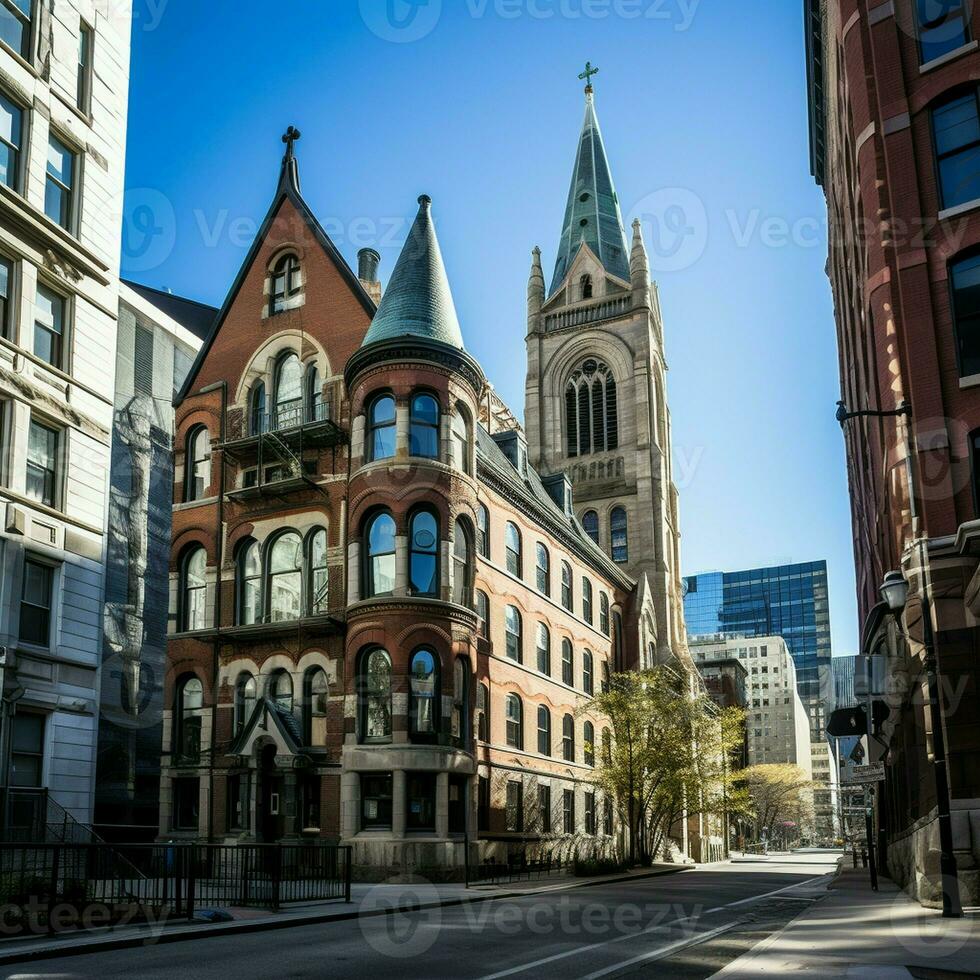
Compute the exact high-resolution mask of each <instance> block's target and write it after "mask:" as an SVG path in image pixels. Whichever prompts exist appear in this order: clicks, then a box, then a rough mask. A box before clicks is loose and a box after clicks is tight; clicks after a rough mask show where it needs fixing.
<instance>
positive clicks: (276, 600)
mask: <svg viewBox="0 0 980 980" xmlns="http://www.w3.org/2000/svg"><path fill="white" fill-rule="evenodd" d="M267 581H268V589H267V595H268V597H269V621H270V622H272V623H283V622H286V621H287V620H292V619H299V618H300V615H301V612H302V604H301V602H302V597H303V541H302V538H300V536H299V535H298V534H297V533H296V532H295V531H288V532H287V533H286V534H281V535H279V537H277V538H276V539H275V540H274V541H273V542H272V547H271V548H270V549H269V572H268V579H267Z"/></svg>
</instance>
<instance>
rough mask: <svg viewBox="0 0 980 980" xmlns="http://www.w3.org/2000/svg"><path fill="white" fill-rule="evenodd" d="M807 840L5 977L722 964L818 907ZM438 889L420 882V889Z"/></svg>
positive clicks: (826, 864) (698, 972) (517, 971)
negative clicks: (794, 851)
mask: <svg viewBox="0 0 980 980" xmlns="http://www.w3.org/2000/svg"><path fill="white" fill-rule="evenodd" d="M835 858H836V856H835V855H831V854H829V853H822V854H816V853H806V854H798V855H792V856H784V857H773V858H771V859H770V860H769V861H767V862H759V863H725V864H722V865H713V866H711V867H710V868H707V869H702V868H699V869H697V870H695V871H688V872H684V873H681V874H675V875H667V876H664V877H659V878H648V879H642V880H638V881H630V882H622V883H610V884H603V885H597V886H595V887H590V888H575V889H566V890H561V891H554V892H550V893H548V894H546V895H540V894H539V895H532V896H526V897H521V898H517V899H499V900H494V901H487V902H481V903H477V904H473V905H468V906H462V907H460V906H457V907H448V908H441V909H429V910H421V911H407V912H398V913H395V914H392V915H388V916H377V917H368V918H361V919H357V920H351V921H346V922H335V923H326V924H320V925H311V926H297V927H295V928H291V929H285V930H279V931H272V932H256V933H248V934H244V935H237V936H230V937H226V938H210V939H203V940H194V941H188V942H180V943H168V944H164V945H158V946H147V947H143V948H140V949H127V950H117V951H112V952H104V953H93V954H87V955H83V956H75V957H65V958H62V959H52V960H42V961H36V962H33V963H32V962H25V963H22V964H19V965H16V966H7V967H3V968H2V969H0V976H3V977H5V978H14V977H17V978H28V977H31V978H35V977H36V978H42V977H43V978H54V977H57V978H59V980H69V978H74V977H99V978H100V980H112V978H116V977H118V978H126V980H130V978H132V977H134V976H138V977H140V978H141V980H157V978H170V977H181V978H194V980H196V978H202V980H203V978H212V977H213V978H222V980H225V978H228V977H232V978H234V980H252V978H256V980H258V978H261V980H268V978H269V977H277V978H279V977H281V978H286V977H288V978H304V977H311V978H312V977H317V978H319V977H325V976H329V977H331V978H334V977H337V978H343V977H358V978H363V977H369V978H371V980H387V978H396V980H404V978H405V977H406V976H407V975H409V976H412V977H415V978H427V977H465V978H473V980H503V978H504V977H515V978H522V977H554V976H560V977H564V978H569V980H570V978H587V980H598V978H599V977H625V976H641V975H646V976H649V975H654V974H655V975H657V976H668V977H675V976H676V977H684V978H687V977H691V978H694V977H708V976H710V975H711V974H712V973H714V972H715V971H717V970H718V969H720V968H721V967H722V966H724V965H725V963H727V962H728V961H729V960H731V959H733V958H735V957H737V956H740V955H741V954H742V953H744V952H747V951H748V950H749V949H750V948H751V947H752V946H753V945H754V944H755V943H756V942H758V941H759V940H760V939H763V938H765V937H766V936H768V935H770V934H771V933H772V932H773V931H775V930H777V929H779V928H781V927H782V926H783V925H785V924H786V923H787V922H789V921H790V920H791V919H792V918H794V917H795V916H796V915H798V914H799V913H800V912H802V911H803V910H804V909H806V908H808V907H809V906H810V904H811V903H812V902H813V901H815V900H816V899H817V898H818V895H819V893H820V890H821V889H822V888H823V886H824V885H825V884H826V879H825V878H823V876H824V875H827V874H829V873H831V872H832V871H833V868H834V864H835ZM427 897H429V896H428V895H427V894H426V892H425V887H424V886H420V891H419V898H420V900H424V899H426V898H427Z"/></svg>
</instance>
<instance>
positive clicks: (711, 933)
mask: <svg viewBox="0 0 980 980" xmlns="http://www.w3.org/2000/svg"><path fill="white" fill-rule="evenodd" d="M738 924H739V923H738V922H737V921H736V922H729V923H728V924H727V925H723V926H718V927H717V928H716V929H709V930H708V931H707V932H700V933H698V934H697V935H696V936H690V937H689V938H687V939H678V940H677V942H675V943H670V944H669V945H667V946H663V947H661V948H660V949H655V950H652V951H651V952H649V953H641V954H640V955H639V956H634V957H633V959H631V960H626V961H625V962H623V963H614V964H613V965H612V966H607V967H605V968H604V969H602V970H596V971H595V973H590V974H589V975H588V976H587V977H585V978H584V980H598V977H605V976H608V975H609V974H610V973H617V972H619V971H620V970H626V969H628V968H629V967H631V966H636V964H637V963H643V962H646V961H649V960H653V961H656V960H662V959H663V958H664V957H665V956H670V954H671V953H676V952H678V951H679V950H682V949H687V948H688V946H698V945H700V944H701V943H705V942H707V941H708V940H709V939H714V938H715V936H720V935H721V934H722V933H723V932H728V930H729V929H734V928H735V926H737V925H738Z"/></svg>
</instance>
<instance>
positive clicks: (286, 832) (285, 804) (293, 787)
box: [279, 768, 299, 839]
mask: <svg viewBox="0 0 980 980" xmlns="http://www.w3.org/2000/svg"><path fill="white" fill-rule="evenodd" d="M297 790H298V786H297V779H296V770H295V769H291V768H290V769H286V770H285V771H284V772H283V779H282V799H281V800H280V801H279V806H280V808H281V809H282V815H283V816H282V836H283V838H284V839H287V838H290V837H298V836H299V832H298V827H297V824H298V820H297V814H296V811H297V810H298V809H299V799H298V795H297Z"/></svg>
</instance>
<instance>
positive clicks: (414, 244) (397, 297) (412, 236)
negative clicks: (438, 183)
mask: <svg viewBox="0 0 980 980" xmlns="http://www.w3.org/2000/svg"><path fill="white" fill-rule="evenodd" d="M431 205H432V201H431V199H430V198H429V197H427V196H426V195H425V194H423V195H422V196H421V197H420V198H419V211H418V214H417V215H416V216H415V222H414V224H413V225H412V230H411V232H410V233H409V236H408V241H407V242H405V247H404V248H403V249H402V251H401V255H399V256H398V261H397V262H396V263H395V269H394V271H393V272H392V274H391V278H390V279H389V280H388V288H387V289H386V290H385V293H384V296H383V297H382V299H381V305H380V306H379V307H378V312H377V313H376V314H375V317H374V320H373V322H372V323H371V326H370V328H369V329H368V332H367V335H366V336H365V337H364V343H363V344H362V345H361V346H362V347H367V346H368V344H373V343H375V342H376V341H380V340H394V339H395V338H398V337H422V338H424V339H426V340H435V341H438V342H440V343H443V344H448V345H449V346H450V347H457V348H459V349H460V350H462V349H463V333H462V331H461V330H460V328H459V318H458V317H457V316H456V305H455V303H453V294H452V291H451V290H450V288H449V280H448V278H447V277H446V267H445V265H444V264H443V261H442V252H441V250H440V249H439V240H438V238H437V237H436V230H435V227H434V225H433V224H432V214H431V211H430V208H431Z"/></svg>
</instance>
